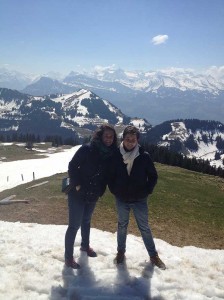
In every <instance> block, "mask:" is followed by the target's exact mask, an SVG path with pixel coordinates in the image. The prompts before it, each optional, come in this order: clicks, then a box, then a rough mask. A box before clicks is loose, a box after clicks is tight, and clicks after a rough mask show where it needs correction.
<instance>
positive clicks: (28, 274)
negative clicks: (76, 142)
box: [0, 144, 224, 300]
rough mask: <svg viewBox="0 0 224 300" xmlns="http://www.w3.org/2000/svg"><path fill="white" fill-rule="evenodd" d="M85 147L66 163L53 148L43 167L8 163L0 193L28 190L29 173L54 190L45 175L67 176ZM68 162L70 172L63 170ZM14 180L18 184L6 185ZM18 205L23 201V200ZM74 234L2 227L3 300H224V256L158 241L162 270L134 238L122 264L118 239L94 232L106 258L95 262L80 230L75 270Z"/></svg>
mask: <svg viewBox="0 0 224 300" xmlns="http://www.w3.org/2000/svg"><path fill="white" fill-rule="evenodd" d="M1 145H2V144H1ZM77 149H78V146H76V147H73V148H71V149H70V150H67V151H64V152H61V153H59V154H60V157H59V154H57V153H53V149H50V150H49V152H50V153H49V155H48V157H47V158H43V159H38V160H37V159H36V161H38V162H39V163H38V164H37V165H35V166H34V165H33V160H32V161H31V160H22V161H21V162H20V165H18V163H19V161H15V162H1V164H0V170H3V169H4V172H1V173H0V183H1V186H0V191H3V190H6V189H8V196H7V197H10V196H11V193H10V188H11V187H13V186H18V185H20V184H21V180H20V181H18V180H17V178H20V179H21V173H23V174H24V178H26V182H30V186H29V187H33V188H35V187H34V186H35V181H34V182H31V181H32V176H29V174H32V173H33V171H35V174H36V176H37V178H43V183H45V184H47V182H46V181H45V180H44V177H46V176H47V177H48V176H50V175H53V174H56V173H60V172H61V173H63V172H66V169H67V163H68V162H69V161H70V159H71V157H72V156H73V154H74V153H75V151H76V150H77ZM60 161H63V166H64V167H62V164H61V166H58V165H60ZM43 166H44V167H43ZM34 168H35V170H34ZM13 170H14V171H13ZM15 170H17V172H16V171H15ZM6 174H8V176H9V179H10V180H9V181H10V182H11V183H10V186H9V185H7V184H6V183H4V184H2V182H5V175H6ZM12 175H14V176H12ZM4 199H5V198H4ZM4 199H0V201H2V200H4ZM13 200H17V199H16V195H15V197H14V199H13ZM10 205H25V206H27V205H31V204H30V203H29V204H24V203H17V204H15V203H12V204H10ZM0 209H1V205H0ZM24 209H25V208H24ZM66 229H67V226H66V225H54V224H51V225H41V224H36V223H20V222H15V223H14V222H4V221H0V257H1V261H0V278H1V280H0V300H3V299H4V300H5V299H7V300H12V299H20V300H27V299H30V300H45V299H50V300H65V299H70V300H74V299H76V300H94V299H96V300H100V299H102V300H115V299H116V300H140V299H141V300H143V299H144V300H146V299H154V300H174V299H175V300H176V299H178V300H211V299H212V300H221V299H224V285H223V274H224V250H218V249H217V250H214V249H213V250H211V249H202V248H196V247H194V246H187V247H176V246H173V245H170V244H169V243H167V242H165V241H163V240H160V239H157V238H156V237H155V244H156V247H157V250H158V253H159V255H160V257H161V258H162V260H163V261H164V262H165V264H166V266H167V269H166V270H160V269H158V268H157V267H155V268H153V267H152V265H151V264H150V263H149V259H148V255H147V252H146V250H145V247H144V244H143V242H142V239H141V238H140V237H136V236H134V235H128V237H127V251H126V263H125V264H124V265H121V266H116V265H115V264H114V262H113V260H114V258H115V255H116V233H110V232H106V231H101V230H98V229H95V228H92V229H91V246H92V247H93V248H94V250H95V251H96V252H97V253H98V256H97V258H89V257H87V255H86V253H83V252H80V250H79V249H80V243H81V237H80V231H78V234H77V238H76V242H75V247H74V255H75V259H76V260H77V262H78V263H79V264H80V265H81V269H80V270H73V269H71V268H67V267H66V266H65V265H64V235H65V232H66Z"/></svg>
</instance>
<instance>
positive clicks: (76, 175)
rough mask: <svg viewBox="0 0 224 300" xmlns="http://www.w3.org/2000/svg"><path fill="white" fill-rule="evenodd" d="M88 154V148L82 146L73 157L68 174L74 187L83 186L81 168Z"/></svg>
mask: <svg viewBox="0 0 224 300" xmlns="http://www.w3.org/2000/svg"><path fill="white" fill-rule="evenodd" d="M87 154H88V147H87V146H86V145H84V146H81V147H80V148H79V149H78V150H77V151H76V153H75V155H74V156H73V158H72V160H71V161H70V162H69V165H68V174H69V177H70V181H71V184H72V186H77V185H81V175H80V174H81V173H80V167H81V165H82V164H83V162H84V161H85V159H86V156H87Z"/></svg>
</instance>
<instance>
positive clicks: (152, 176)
mask: <svg viewBox="0 0 224 300" xmlns="http://www.w3.org/2000/svg"><path fill="white" fill-rule="evenodd" d="M146 155H147V156H146V158H147V164H146V165H147V176H148V192H149V194H152V192H153V190H154V187H155V186H156V184H157V180H158V174H157V171H156V168H155V165H154V163H153V161H152V159H151V158H150V156H149V154H148V153H146Z"/></svg>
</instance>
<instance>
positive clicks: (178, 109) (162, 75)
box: [0, 68, 224, 125]
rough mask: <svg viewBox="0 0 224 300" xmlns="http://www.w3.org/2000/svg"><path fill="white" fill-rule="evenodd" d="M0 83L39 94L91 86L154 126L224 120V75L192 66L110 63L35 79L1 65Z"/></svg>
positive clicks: (101, 95)
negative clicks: (139, 67)
mask: <svg viewBox="0 0 224 300" xmlns="http://www.w3.org/2000/svg"><path fill="white" fill-rule="evenodd" d="M18 86H19V88H18ZM0 87H6V88H10V89H17V90H20V91H21V92H23V93H26V94H30V95H33V96H44V95H50V94H55V93H61V94H70V93H73V92H76V91H77V90H79V89H86V90H90V91H91V92H93V93H95V94H96V95H98V96H99V97H101V98H103V99H106V100H108V101H109V102H110V103H112V104H114V105H115V106H117V107H119V108H120V109H121V110H122V112H123V113H125V114H127V115H129V116H131V117H136V116H141V117H142V118H145V119H147V120H150V123H151V124H153V125H157V124H160V123H162V122H164V121H167V120H173V119H179V118H183V119H190V118H196V119H201V120H215V121H220V122H224V79H223V78H221V79H219V80H217V79H215V78H214V77H212V76H211V75H208V74H196V73H194V72H193V71H191V70H184V69H169V70H162V71H157V72H156V71H148V72H143V71H132V72H131V71H124V70H122V69H113V68H111V69H110V68H107V69H97V70H95V71H94V72H91V73H90V72H89V73H78V72H73V71H72V72H70V74H68V75H67V76H64V77H62V76H59V75H58V74H55V73H51V74H48V75H47V76H38V77H36V78H34V76H33V75H32V76H28V75H26V76H25V75H24V74H19V73H18V72H14V73H13V72H9V71H7V70H6V69H4V70H3V69H0Z"/></svg>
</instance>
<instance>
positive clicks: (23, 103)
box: [0, 89, 151, 137]
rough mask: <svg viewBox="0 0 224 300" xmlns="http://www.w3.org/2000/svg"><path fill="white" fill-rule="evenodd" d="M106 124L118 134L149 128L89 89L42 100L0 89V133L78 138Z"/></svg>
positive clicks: (144, 122)
mask: <svg viewBox="0 0 224 300" xmlns="http://www.w3.org/2000/svg"><path fill="white" fill-rule="evenodd" d="M104 122H108V123H111V124H113V125H115V126H116V127H117V129H118V131H119V129H120V130H122V129H123V127H124V126H125V125H126V124H129V123H132V122H133V123H134V124H135V125H136V126H138V127H139V128H140V130H141V131H142V132H144V133H145V132H147V131H148V130H149V129H150V128H151V125H150V124H149V123H148V122H147V121H146V120H144V119H140V118H139V119H137V118H130V117H128V116H126V115H124V114H123V113H122V112H121V111H120V110H119V109H118V108H117V107H115V106H114V105H113V104H111V103H110V102H108V101H107V100H104V99H102V98H100V97H99V96H97V95H96V94H94V93H92V92H90V91H88V90H84V89H82V90H79V91H77V92H74V93H71V94H61V95H58V94H55V95H53V94H52V95H50V96H45V97H42V96H40V97H37V96H30V95H27V94H22V93H20V92H18V91H15V90H9V89H0V132H1V133H12V132H13V131H16V132H17V133H23V134H24V133H34V134H39V135H41V136H43V135H45V136H46V135H53V134H55V135H62V136H69V135H71V134H72V133H74V134H75V133H77V134H79V136H80V137H83V136H84V135H89V134H90V133H91V130H94V129H95V128H96V126H98V125H100V124H102V123H104Z"/></svg>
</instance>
